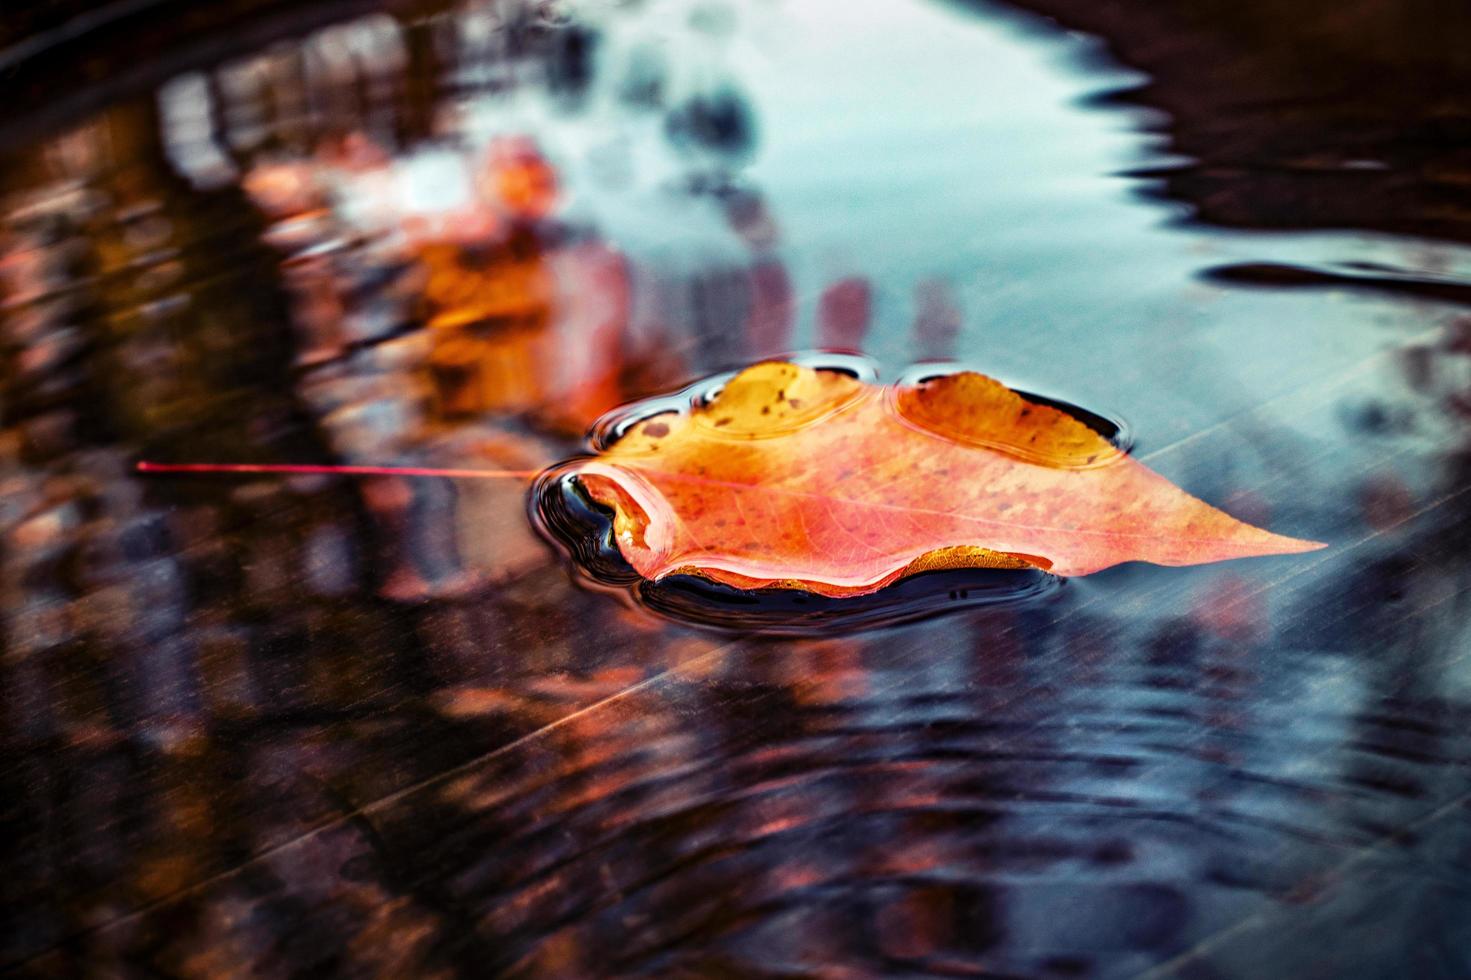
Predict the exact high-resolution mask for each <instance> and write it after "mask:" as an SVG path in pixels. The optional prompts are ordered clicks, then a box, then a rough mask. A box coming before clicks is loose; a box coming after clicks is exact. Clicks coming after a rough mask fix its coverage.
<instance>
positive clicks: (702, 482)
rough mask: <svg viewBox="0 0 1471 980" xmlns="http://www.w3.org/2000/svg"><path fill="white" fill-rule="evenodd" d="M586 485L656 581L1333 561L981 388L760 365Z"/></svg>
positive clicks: (951, 379) (857, 590)
mask: <svg viewBox="0 0 1471 980" xmlns="http://www.w3.org/2000/svg"><path fill="white" fill-rule="evenodd" d="M574 471H575V473H576V474H577V476H578V478H579V480H580V481H581V482H582V484H583V485H584V487H585V488H586V490H587V492H588V494H589V495H590V496H591V497H592V498H593V499H594V500H596V501H597V502H599V503H601V504H604V505H606V506H608V507H611V508H612V509H613V511H614V519H613V531H614V537H615V540H616V541H617V544H618V548H619V550H620V551H621V552H622V553H623V557H624V558H625V559H626V560H627V561H628V562H629V564H631V565H632V566H633V568H634V570H635V571H637V572H638V573H639V574H640V575H641V576H643V577H644V578H646V579H651V580H657V579H660V578H662V577H664V576H666V575H669V574H672V573H681V574H696V575H701V576H704V577H705V578H708V579H711V580H713V581H716V582H721V583H724V584H726V585H731V586H735V587H738V588H759V587H765V586H778V587H783V588H795V589H801V590H805V591H808V592H815V593H819V594H821V595H826V596H835V597H838V596H853V595H863V594H866V593H869V592H873V591H875V590H877V589H880V588H882V587H883V586H885V585H887V584H889V583H891V582H893V581H895V580H896V579H898V578H901V577H903V576H905V575H910V574H914V573H917V572H922V571H936V570H942V569H953V568H964V567H972V568H974V567H991V568H1026V567H1033V566H1035V567H1039V568H1044V569H1048V570H1050V571H1052V572H1054V573H1057V574H1059V575H1087V574H1089V573H1091V572H1096V571H1099V570H1100V569H1104V568H1108V567H1109V566H1111V565H1117V564H1119V563H1120V562H1125V561H1148V562H1154V563H1155V564H1159V565H1195V564H1202V563H1205V562H1213V561H1222V560H1224V559H1228V558H1242V557H1247V556H1251V555H1268V554H1287V553H1295V552H1302V551H1311V550H1313V549H1316V548H1320V547H1323V546H1322V545H1321V544H1318V543H1315V542H1311V541H1300V540H1297V539H1295V538H1287V537H1282V536H1281V535H1277V534H1272V533H1271V532H1269V531H1264V530H1262V529H1260V528H1256V527H1253V526H1251V525H1249V524H1244V523H1242V522H1241V521H1238V520H1236V519H1235V518H1233V517H1231V516H1229V515H1228V514H1225V513H1223V512H1222V511H1219V510H1217V509H1215V508H1214V507H1211V506H1210V505H1209V504H1206V503H1203V502H1201V501H1200V500H1197V499H1196V498H1195V497H1192V496H1190V495H1189V494H1187V493H1185V492H1184V491H1183V490H1181V489H1179V488H1178V487H1176V486H1175V485H1174V484H1172V483H1170V482H1169V481H1168V480H1166V479H1165V478H1164V477H1162V476H1160V475H1159V474H1157V473H1154V472H1152V471H1151V470H1149V469H1147V468H1146V467H1145V466H1144V465H1142V464H1141V463H1138V462H1136V461H1135V460H1133V459H1130V458H1129V457H1128V456H1127V455H1125V454H1124V453H1122V452H1121V451H1120V450H1118V449H1117V448H1116V447H1114V446H1113V445H1112V444H1111V443H1110V442H1109V441H1108V440H1107V439H1105V438H1103V437H1102V436H1101V435H1099V434H1098V433H1097V432H1095V431H1094V430H1092V429H1090V428H1089V427H1088V426H1086V425H1084V424H1083V423H1082V422H1080V421H1078V420H1077V419H1075V418H1073V417H1072V416H1070V415H1068V414H1066V413H1065V412H1062V411H1060V410H1058V409H1055V408H1051V407H1048V406H1045V405H1040V404H1037V403H1034V402H1029V401H1027V400H1026V399H1024V398H1022V397H1021V396H1020V395H1018V394H1017V393H1016V392H1014V391H1011V390H1010V389H1009V388H1006V387H1005V386H1004V385H1002V384H1000V383H999V382H996V381H993V380H991V379H990V378H987V377H985V376H983V375H979V374H974V373H961V374H954V375H949V376H945V377H941V378H936V379H932V380H928V381H924V382H921V383H920V384H918V385H915V386H911V387H902V388H897V389H894V388H885V387H881V386H878V385H873V384H867V383H865V382H862V381H859V380H856V379H854V378H852V377H849V376H848V375H845V374H842V373H839V372H835V371H820V370H814V369H811V368H807V367H802V366H798V365H795V364H787V363H782V362H766V363H762V364H757V365H755V366H754V367H750V368H747V369H746V370H745V371H743V372H741V373H740V374H739V375H737V376H736V377H735V378H733V379H732V380H731V381H730V382H729V383H728V384H727V385H726V386H725V388H724V389H723V390H722V391H721V392H720V394H719V395H718V396H717V397H715V398H714V399H712V400H710V401H709V402H708V403H706V404H700V405H696V406H694V407H693V408H691V409H690V410H689V411H688V412H684V413H665V414H661V415H657V416H654V417H652V418H648V419H645V420H644V421H642V422H639V423H638V424H636V425H635V426H633V427H632V428H631V429H630V430H629V431H628V432H627V433H626V434H625V435H624V436H623V437H622V438H620V439H619V440H618V441H617V442H616V443H614V444H613V445H612V446H610V447H608V448H607V449H606V450H605V451H603V452H602V453H601V454H600V455H598V456H595V457H592V458H589V459H586V460H583V461H581V462H579V463H578V464H576V466H575V469H574Z"/></svg>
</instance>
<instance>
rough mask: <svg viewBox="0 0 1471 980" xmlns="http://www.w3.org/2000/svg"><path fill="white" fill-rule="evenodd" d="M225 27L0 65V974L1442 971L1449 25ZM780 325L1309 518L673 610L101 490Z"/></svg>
mask: <svg viewBox="0 0 1471 980" xmlns="http://www.w3.org/2000/svg"><path fill="white" fill-rule="evenodd" d="M249 6H251V5H248V4H246V5H241V6H240V7H239V8H232V9H233V10H235V13H234V14H232V16H233V17H235V18H236V20H228V19H222V20H221V22H220V25H218V26H225V27H229V28H232V29H230V30H226V31H225V32H224V33H209V32H208V31H207V30H205V27H207V26H208V25H203V24H202V25H201V28H200V32H199V37H198V38H196V39H195V40H191V41H189V42H188V43H185V42H184V41H182V40H179V41H177V50H175V46H174V45H173V42H170V45H165V47H166V48H167V50H161V51H160V58H159V59H157V62H156V64H157V65H160V66H163V67H162V68H154V67H150V66H142V65H136V64H133V65H121V66H119V67H118V71H117V72H116V74H115V75H114V77H113V79H112V82H111V84H101V85H99V84H89V83H88V82H87V80H86V79H85V78H77V79H72V80H66V79H64V78H63V77H62V76H65V75H67V74H68V73H67V72H63V71H61V70H59V69H58V68H57V67H56V66H55V65H51V66H49V67H48V66H47V65H46V64H45V62H44V59H41V60H37V59H38V58H40V56H39V55H34V54H33V55H30V56H28V58H27V59H23V60H21V61H18V62H16V64H18V65H20V67H18V68H16V69H15V74H14V78H15V79H17V81H16V83H15V84H16V85H17V87H19V86H21V85H22V83H24V84H26V85H29V84H31V82H30V81H27V80H34V79H41V78H46V77H48V75H47V74H46V72H48V71H49V72H50V73H51V76H54V77H55V84H54V86H53V88H54V92H55V100H54V102H52V103H48V104H47V105H45V106H43V107H42V108H41V109H40V110H38V111H37V113H36V114H21V116H22V118H19V119H17V120H15V121H13V122H12V123H9V124H7V127H6V129H5V134H6V136H5V146H6V150H5V158H4V166H3V170H0V189H3V199H4V200H3V219H0V252H3V255H0V273H3V285H0V290H3V300H4V304H5V306H4V324H3V337H4V351H3V371H4V374H3V377H4V390H3V397H0V406H3V424H4V429H3V435H0V479H3V481H4V484H5V492H4V494H3V495H0V533H3V549H0V589H3V591H4V603H5V610H6V615H5V635H4V647H3V653H4V667H3V671H4V683H3V686H0V690H3V703H4V711H3V719H4V721H3V726H4V728H3V730H4V744H5V749H6V751H5V759H6V761H5V763H4V764H3V765H0V779H3V795H4V799H5V801H6V803H5V805H4V809H3V813H4V817H3V820H4V829H5V834H4V836H5V839H6V841H7V848H6V856H5V870H6V874H5V875H4V883H3V885H0V889H3V892H0V894H3V904H4V910H5V911H4V916H5V922H4V926H3V928H0V937H3V940H0V955H3V958H4V963H5V964H6V969H7V970H10V971H13V972H15V973H17V974H24V975H35V976H66V975H77V974H82V975H88V974H90V975H110V976H111V975H116V976H159V975H163V976H204V975H226V976H233V975H242V976H244V975H253V976H261V975H264V976H292V975H302V974H305V973H312V972H318V973H325V974H344V975H370V976H461V975H463V976H484V975H487V974H491V975H507V976H548V977H551V976H556V977H567V976H605V975H651V976H742V977H747V976H805V975H811V976H838V975H854V976H858V975H875V974H894V975H941V976H957V975H959V976H967V975H989V976H1018V977H1020V976H1026V977H1072V976H1090V977H1123V976H1141V975H1143V976H1166V975H1179V976H1192V977H1243V978H1254V977H1262V976H1278V975H1294V976H1296V975H1302V976H1332V977H1345V976H1352V977H1386V978H1387V977H1401V976H1407V975H1413V976H1417V977H1422V976H1423V977H1436V976H1440V977H1459V976H1465V975H1467V974H1468V973H1471V961H1468V960H1467V959H1466V956H1467V954H1466V950H1467V949H1468V948H1471V942H1468V941H1467V940H1468V936H1467V928H1466V923H1467V922H1468V921H1471V908H1468V903H1467V882H1468V878H1467V874H1468V870H1471V867H1468V863H1467V862H1468V860H1471V837H1468V824H1467V819H1468V808H1467V807H1468V800H1471V785H1468V783H1467V770H1466V760H1467V758H1468V754H1467V753H1468V745H1467V740H1466V735H1465V732H1466V731H1467V724H1466V722H1467V716H1468V711H1471V673H1468V664H1467V657H1466V654H1467V651H1468V650H1471V636H1468V635H1467V634H1468V626H1467V624H1468V621H1471V620H1468V610H1467V600H1466V596H1465V590H1466V586H1467V584H1468V570H1467V568H1466V555H1467V554H1468V553H1471V552H1468V547H1467V545H1468V542H1467V540H1466V535H1465V530H1464V529H1465V528H1466V527H1467V526H1468V522H1467V514H1466V506H1467V494H1466V486H1467V482H1466V480H1467V473H1468V470H1467V454H1466V448H1465V445H1466V441H1465V431H1466V429H1465V424H1466V417H1467V406H1468V405H1471V401H1468V393H1467V389H1466V383H1467V378H1468V374H1467V360H1466V358H1467V354H1468V351H1471V343H1468V336H1471V335H1468V328H1467V323H1466V318H1465V313H1464V305H1465V296H1466V295H1467V294H1466V292H1465V290H1466V286H1467V282H1468V280H1467V268H1468V253H1467V251H1466V248H1465V242H1466V241H1467V239H1468V237H1471V236H1468V234H1467V226H1466V224H1465V220H1464V216H1465V202H1464V199H1463V192H1464V188H1465V186H1466V180H1467V175H1468V173H1471V170H1468V166H1467V161H1466V157H1465V152H1464V146H1465V141H1464V135H1465V133H1466V132H1467V130H1466V129H1465V125H1466V117H1465V109H1464V105H1463V104H1460V103H1458V101H1457V100H1456V99H1455V98H1453V97H1452V96H1453V94H1454V93H1455V92H1456V91H1464V86H1461V87H1460V88H1459V89H1458V88H1457V87H1456V83H1457V81H1458V80H1461V81H1464V79H1465V77H1466V74H1467V66H1466V63H1465V60H1464V53H1463V52H1461V51H1460V49H1459V48H1458V47H1457V46H1455V45H1450V44H1447V43H1445V42H1444V41H1443V40H1440V39H1439V38H1440V35H1439V34H1437V32H1435V31H1428V29H1427V28H1425V27H1423V26H1422V25H1421V24H1420V23H1419V21H1418V20H1416V19H1415V18H1414V17H1410V16H1408V15H1407V16H1406V17H1404V18H1397V17H1396V16H1392V15H1391V14H1387V13H1384V12H1382V11H1381V7H1384V9H1386V10H1387V9H1388V8H1387V6H1385V5H1379V4H1372V3H1371V4H1368V5H1362V9H1361V10H1360V14H1361V16H1360V17H1359V18H1358V19H1355V18H1351V17H1347V16H1343V17H1338V16H1337V15H1335V14H1334V13H1333V12H1331V11H1329V10H1328V9H1327V5H1318V4H1309V5H1307V7H1306V8H1305V9H1304V11H1303V12H1302V13H1301V16H1296V17H1293V16H1289V15H1288V14H1287V13H1286V12H1283V11H1280V10H1277V9H1275V8H1273V7H1272V6H1271V5H1265V4H1262V5H1257V4H1247V5H1244V6H1243V7H1242V8H1241V9H1240V11H1238V12H1237V13H1235V14H1231V15H1229V16H1228V15H1226V14H1222V13H1220V12H1219V11H1216V10H1214V8H1213V7H1211V6H1210V5H1193V4H1192V5H1189V7H1190V8H1191V9H1192V10H1194V15H1193V16H1188V17H1187V16H1179V17H1177V16H1175V15H1173V14H1172V15H1161V14H1158V13H1157V12H1151V11H1150V10H1149V9H1147V8H1148V6H1149V5H1145V4H1128V3H1125V4H1116V5H1111V6H1110V7H1109V8H1108V12H1106V13H1099V12H1095V11H1093V10H1092V9H1091V7H1088V8H1087V9H1084V7H1085V6H1087V5H1082V4H1072V3H1070V2H1067V0H1056V2H1054V0H1029V2H1028V3H1026V4H1021V5H1019V6H1026V7H1029V8H1034V9H1033V10H1032V12H1029V13H1023V12H1022V11H1021V10H1020V9H1018V8H1013V7H1006V6H1000V5H981V4H964V5H961V4H940V3H929V2H924V0H905V2H900V3H892V4H885V5H880V6H881V8H882V9H868V6H865V5H852V4H847V5H844V4H836V3H795V2H790V3H762V4H751V5H747V6H742V7H740V8H727V7H723V6H720V5H714V4H685V3H678V2H673V0H670V2H661V3H656V2H652V0H651V2H647V3H643V4H628V5H610V6H603V5H578V6H569V7H565V8H563V7H549V6H538V7H537V8H536V9H531V8H529V7H526V8H523V7H519V6H517V5H515V4H510V3H507V4H490V5H487V4H480V3H471V4H465V5H450V4H433V3H431V4H425V5H416V6H414V7H413V8H412V9H410V8H409V7H408V6H406V5H397V4H389V5H385V6H384V7H382V8H381V9H380V8H378V7H375V6H372V5H370V4H364V5H361V6H353V7H352V9H348V7H346V6H344V7H341V8H331V9H329V8H327V7H325V6H324V7H321V8H320V9H318V8H317V7H316V6H310V7H308V8H303V10H302V11H298V12H295V13H292V14H290V17H291V18H292V19H290V20H283V19H281V18H280V17H277V16H272V15H270V14H269V13H263V14H261V15H260V16H259V17H258V18H253V17H249V16H246V14H245V13H244V11H245V9H246V7H249ZM1197 6H1198V7H1199V8H1200V9H1199V10H1195V8H1196V7H1197ZM1075 7H1076V8H1077V9H1074V8H1075ZM1407 9H1408V8H1407ZM1414 12H1415V11H1414V10H1409V13H1410V14H1413V13H1414ZM1038 14H1041V15H1045V16H1046V17H1049V18H1056V20H1051V19H1044V18H1043V17H1042V16H1038ZM138 18H141V19H134V20H129V19H128V18H122V19H120V20H119V22H118V23H117V24H116V25H115V27H114V28H113V30H114V31H115V33H114V35H113V37H115V38H117V39H118V40H117V41H116V43H115V44H99V43H97V42H88V43H90V44H93V47H92V48H89V49H87V50H90V51H91V52H92V54H91V55H90V56H89V57H96V58H103V59H104V61H96V62H92V63H95V64H104V63H105V58H107V57H112V58H113V59H117V54H116V51H117V49H118V48H119V47H120V46H124V45H125V42H127V40H128V39H129V38H130V37H133V35H130V34H129V33H128V32H129V31H137V32H138V35H137V37H138V38H141V37H147V36H149V34H148V31H149V30H160V31H162V28H158V27H157V26H156V25H155V26H154V27H152V28H149V27H147V26H140V25H146V23H147V21H146V17H145V16H144V15H143V14H142V13H140V14H139V15H138ZM1443 23H1445V25H1446V30H1445V31H1444V32H1441V34H1444V35H1446V36H1451V35H1453V34H1454V30H1453V27H1454V24H1455V22H1454V19H1452V20H1450V21H1446V22H1443ZM240 24H248V26H249V29H244V28H243V27H242V28H240V29H233V28H234V27H235V26H238V25H240ZM1074 30H1079V31H1091V32H1093V33H1091V34H1083V33H1074V32H1073V31H1074ZM1427 31H1428V32H1427ZM176 33H177V30H176V29H175V28H169V30H168V31H164V32H163V33H159V34H157V36H158V37H159V38H163V37H165V36H166V35H167V36H170V37H172V36H173V35H174V34H176ZM134 40H136V38H134ZM206 41H207V43H205V42H206ZM76 43H81V42H76ZM140 43H141V42H140ZM1313 44H1316V45H1317V47H1313V48H1311V50H1312V51H1313V52H1315V53H1314V54H1313V56H1312V57H1311V58H1307V59H1306V63H1305V66H1302V67H1295V66H1297V65H1298V61H1297V60H1295V59H1297V58H1298V55H1297V54H1296V53H1295V52H1301V51H1302V50H1304V46H1305V45H1308V46H1311V45H1313ZM14 50H15V49H11V51H12V52H13V51H14ZM132 50H145V48H143V47H138V46H134V47H133V48H132ZM99 52H100V53H99ZM109 52H111V54H109ZM133 60H135V61H136V60H137V59H133ZM7 63H8V62H7ZM1309 69H1311V70H1309ZM1365 79H1373V80H1374V84H1372V85H1367V84H1363V82H1364V80H1365ZM553 188H555V190H553ZM810 348H837V349H846V350H852V351H862V352H864V353H866V354H867V355H869V356H871V357H873V358H874V359H875V361H876V363H877V364H879V365H880V366H881V368H882V370H883V371H886V372H889V373H888V374H887V375H886V378H887V379H889V380H892V379H893V378H894V377H896V376H897V375H898V373H899V372H901V371H902V370H903V369H904V368H905V367H906V366H907V365H909V364H911V363H912V362H914V361H916V360H922V359H935V360H940V361H944V362H946V363H957V362H958V363H963V364H966V365H968V366H972V367H975V368H977V369H980V370H983V371H985V372H986V373H988V374H992V375H994V376H997V377H1000V378H1003V379H1005V380H1006V381H1007V382H1008V383H1011V384H1013V385H1017V386H1020V387H1022V388H1024V389H1025V390H1028V391H1036V392H1042V393H1046V394H1047V395H1049V396H1054V397H1057V398H1060V399H1063V400H1065V401H1067V402H1069V403H1072V404H1076V405H1081V406H1085V407H1086V408H1088V409H1090V410H1092V411H1095V412H1100V413H1102V414H1104V415H1106V416H1107V417H1110V418H1121V419H1123V420H1126V421H1127V423H1128V425H1129V427H1130V430H1131V432H1132V433H1133V436H1134V439H1135V450H1134V451H1135V453H1136V454H1137V455H1138V456H1139V458H1141V459H1142V460H1143V461H1144V462H1145V463H1146V464H1147V465H1149V466H1150V467H1151V468H1153V469H1155V470H1157V471H1159V472H1161V473H1163V474H1164V475H1165V476H1167V477H1169V478H1170V479H1171V480H1172V481H1174V482H1175V483H1177V484H1179V485H1180V486H1182V487H1184V488H1185V489H1187V490H1189V491H1190V492H1192V493H1194V494H1196V495H1198V496H1200V497H1202V498H1204V499H1207V500H1210V501H1212V502H1214V503H1218V504H1220V505H1222V506H1223V507H1224V508H1225V509H1227V510H1228V511H1230V512H1231V513H1233V514H1234V515H1236V516H1238V517H1240V518H1242V519H1243V520H1247V521H1250V522H1252V523H1255V524H1259V525H1269V526H1271V527H1273V528H1274V529H1278V530H1281V531H1282V532H1284V533H1288V534H1292V535H1294V536H1299V537H1305V538H1312V539H1317V540H1323V541H1327V542H1330V544H1331V547H1330V548H1329V549H1328V550H1326V551H1324V552H1320V553H1315V554H1312V555H1306V556H1286V557H1281V558H1263V559H1253V560H1249V561H1242V562H1234V563H1229V564H1223V565H1217V566H1205V567H1198V568H1187V569H1160V568H1154V567H1149V566H1139V565H1132V566H1124V567H1120V568H1115V569H1111V570H1109V571H1106V572H1103V573H1100V574H1098V575H1095V576H1090V577H1088V578H1086V579H1081V580H1077V581H1073V582H1069V583H1068V584H1067V586H1066V587H1065V588H1060V589H1056V590H1053V591H1050V592H1048V593H1047V594H1046V595H1045V596H1041V597H1038V598H1037V599H1036V600H1035V601H1032V602H1029V603H1026V604H1024V605H1020V606H1011V605H1002V606H987V607H982V608H974V609H970V610H967V611H965V612H962V613H959V614H955V615H949V616H945V617H939V618H925V619H921V620H920V621H918V622H913V623H909V624H907V625H902V626H896V627H891V628H886V629H880V630H868V631H860V632H857V633H854V634H850V635H844V636H819V637H816V638H811V637H809V638H801V639H790V638H775V637H770V636H765V635H760V634H759V633H756V632H753V631H746V632H741V631H736V632H735V633H720V634H712V633H708V632H704V631H702V630H699V629H696V628H692V627H688V626H683V625H680V624H678V623H677V622H671V621H670V620H669V619H667V618H664V617H660V616H655V615H650V614H647V613H645V612H642V611H640V610H638V609H637V608H629V607H628V606H627V605H625V604H623V603H620V602H618V601H617V600H616V599H614V598H612V597H610V596H609V595H607V594H605V593H603V592H599V591H596V590H591V589H588V588H584V587H583V586H582V585H581V584H579V582H578V581H577V579H576V577H575V576H574V575H573V574H572V573H571V571H570V569H569V566H568V564H567V563H566V561H565V560H564V558H563V556H561V555H559V554H558V553H556V551H555V550H554V549H551V548H549V547H547V546H546V545H545V544H544V542H542V541H541V540H540V539H539V538H538V536H537V535H536V533H535V532H534V530H533V529H532V527H531V526H530V524H529V522H528V521H527V518H526V512H525V491H526V486H525V484H524V482H517V481H514V480H511V481H474V482H471V481H459V482H454V481H443V480H429V479H396V478H386V477H368V478H348V477H322V476H297V477H290V478H280V477H260V478H252V479H235V478H222V477H179V476H176V477H147V478H142V477H140V476H139V475H138V474H136V473H135V472H134V470H133V466H134V464H135V463H136V461H138V460H139V459H152V460H159V461H164V462H181V461H189V462H246V463H334V462H335V463H345V464H356V465H394V464H397V465H405V466H421V467H422V466H440V467H444V466H452V467H479V468H494V469H509V470H517V471H521V470H535V469H538V468H540V467H541V466H544V465H546V464H548V463H550V462H553V461H555V460H558V459H561V458H563V457H565V456H566V455H568V454H569V453H572V452H575V451H577V450H578V449H579V448H580V447H581V446H582V445H583V436H584V430H585V429H586V427H587V426H588V425H589V424H590V423H591V422H592V421H593V420H594V419H596V418H597V417H598V416H599V415H601V414H602V413H603V412H605V411H606V410H608V409H609V408H612V407H614V406H616V405H618V404H622V403H626V402H631V401H634V400H637V399H640V398H644V397H648V396H651V395H655V394H658V393H661V392H668V391H672V390H676V389H678V388H679V387H681V386H682V385H685V384H688V383H690V382H692V381H694V380H696V379H698V378H702V377H707V376H709V375H712V374H715V373H717V372H720V371H725V370H730V369H733V368H736V367H739V366H741V365H743V364H745V363H747V362H749V361H750V360H752V359H756V358H761V357H766V356H770V355H773V354H777V353H781V352H785V351H791V350H796V349H810Z"/></svg>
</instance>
